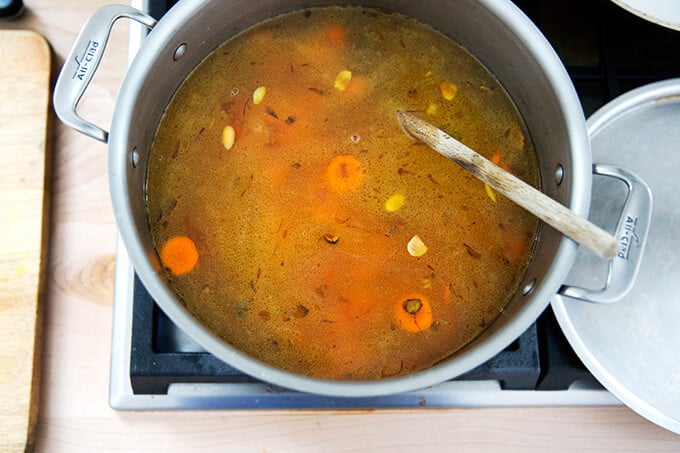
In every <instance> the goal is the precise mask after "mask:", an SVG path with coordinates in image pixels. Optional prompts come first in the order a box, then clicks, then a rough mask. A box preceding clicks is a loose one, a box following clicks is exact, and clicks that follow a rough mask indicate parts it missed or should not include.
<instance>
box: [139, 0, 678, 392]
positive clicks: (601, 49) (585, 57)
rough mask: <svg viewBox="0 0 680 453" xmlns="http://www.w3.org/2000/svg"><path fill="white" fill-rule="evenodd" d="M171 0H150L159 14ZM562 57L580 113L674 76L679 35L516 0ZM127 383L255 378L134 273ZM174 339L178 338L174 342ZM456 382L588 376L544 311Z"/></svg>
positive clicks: (145, 388)
mask: <svg viewBox="0 0 680 453" xmlns="http://www.w3.org/2000/svg"><path fill="white" fill-rule="evenodd" d="M175 3H176V1H173V0H151V1H150V2H149V4H150V9H149V12H150V13H151V14H152V15H153V16H155V17H156V18H160V17H161V16H162V15H163V13H164V12H165V11H167V9H168V8H169V7H171V6H172V5H173V4H175ZM515 3H516V4H517V5H518V6H519V7H520V8H521V9H522V10H523V11H524V12H525V13H526V14H527V16H529V18H531V19H532V20H533V21H534V23H536V24H537V25H538V27H539V28H540V29H541V31H542V32H543V33H544V34H545V36H546V37H547V38H548V40H549V41H550V42H551V44H552V45H553V46H554V47H555V49H556V51H557V53H558V55H559V56H560V58H561V59H562V61H563V62H564V64H565V66H566V67H567V70H568V72H569V74H570V76H571V78H572V81H573V83H574V85H575V87H576V90H577V92H578V94H579V97H580V100H581V103H582V106H583V110H584V112H585V114H586V116H588V115H590V114H591V113H593V112H594V111H595V110H597V109H598V108H599V107H601V106H602V105H604V104H605V103H607V102H608V101H609V100H611V99H613V98H614V97H616V96H618V95H619V94H622V93H624V92H626V91H629V90H631V89H633V88H636V87H638V86H642V85H645V84H647V83H651V82H655V81H658V80H663V79H668V78H672V77H679V76H680V59H679V58H677V56H678V55H680V33H678V32H676V31H672V30H667V29H665V28H662V27H660V26H658V25H655V24H652V23H648V22H646V21H644V20H642V19H640V18H638V17H636V16H633V15H631V14H629V13H627V12H625V11H623V10H622V9H620V8H619V7H617V6H615V5H614V4H612V3H611V2H609V1H606V0H595V1H593V0H574V1H569V0H516V1H515ZM133 301H134V302H133V321H132V343H131V344H132V348H131V355H130V380H131V385H132V390H133V392H134V394H140V395H158V394H165V393H166V392H167V391H168V386H169V384H171V383H241V382H242V383H251V382H257V381H256V380H255V379H254V378H251V377H249V376H246V375H244V374H242V373H241V372H239V371H238V370H235V369H234V368H232V367H230V366H229V365H227V364H225V363H224V362H222V361H220V360H218V359H217V358H215V357H214V356H212V355H211V354H209V353H207V352H205V351H202V350H201V349H200V347H198V345H195V344H193V343H192V342H191V340H190V339H188V338H184V337H183V334H182V333H181V332H179V331H178V329H177V327H175V325H174V324H173V323H172V322H171V321H170V320H169V319H168V318H167V317H166V316H165V315H164V313H163V312H162V311H161V310H160V309H159V308H158V306H157V305H156V304H155V303H154V302H153V300H152V298H151V296H150V295H149V294H148V292H147V291H146V290H145V289H144V287H143V285H142V284H141V282H140V281H139V280H138V279H137V278H136V277H135V281H134V298H133ZM178 338H179V340H178ZM456 380H462V381H464V380H475V381H477V380H495V381H499V382H500V385H501V388H503V389H520V390H538V391H545V390H561V389H567V388H569V386H570V385H571V384H572V383H574V382H575V381H577V380H578V381H593V383H594V378H593V377H592V376H591V375H590V373H589V372H588V371H587V370H586V368H585V367H584V366H583V364H582V363H581V362H580V360H579V359H578V358H577V357H576V355H575V353H574V352H573V351H572V349H571V347H570V346H569V344H568V343H567V341H566V339H565V338H564V336H563V335H562V333H561V331H560V328H559V326H558V325H557V322H556V320H555V318H554V316H553V314H552V311H551V310H550V309H548V310H546V311H545V312H544V313H543V314H542V315H541V316H540V317H539V319H538V320H537V321H536V323H534V324H533V325H532V326H531V327H530V328H529V329H528V330H527V331H526V332H525V333H524V334H523V335H522V336H520V337H519V338H518V339H517V340H516V341H514V342H513V343H512V344H511V345H510V346H508V347H507V348H506V349H505V350H504V351H502V352H501V353H499V354H498V355H497V356H496V357H494V358H492V359H491V360H489V361H488V362H486V363H484V364H483V365H481V366H479V367H478V368H475V369H474V370H472V371H470V372H468V373H466V374H464V375H462V376H460V377H458V378H457V379H456Z"/></svg>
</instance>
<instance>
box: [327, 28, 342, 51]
mask: <svg viewBox="0 0 680 453" xmlns="http://www.w3.org/2000/svg"><path fill="white" fill-rule="evenodd" d="M324 35H325V36H326V39H327V40H328V43H329V44H330V45H331V46H333V47H342V46H344V45H345V29H344V28H343V27H342V25H340V24H332V25H329V26H328V27H326V29H325V30H324Z"/></svg>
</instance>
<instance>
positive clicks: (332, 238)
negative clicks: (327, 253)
mask: <svg viewBox="0 0 680 453" xmlns="http://www.w3.org/2000/svg"><path fill="white" fill-rule="evenodd" d="M323 240H324V241H326V242H328V243H329V244H337V243H338V241H340V236H338V235H335V234H330V233H326V234H324V235H323Z"/></svg>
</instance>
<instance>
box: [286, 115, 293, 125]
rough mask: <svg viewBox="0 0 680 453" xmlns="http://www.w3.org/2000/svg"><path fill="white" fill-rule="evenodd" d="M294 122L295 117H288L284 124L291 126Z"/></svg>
mask: <svg viewBox="0 0 680 453" xmlns="http://www.w3.org/2000/svg"><path fill="white" fill-rule="evenodd" d="M294 122H295V117H294V116H289V117H288V118H286V124H293V123H294Z"/></svg>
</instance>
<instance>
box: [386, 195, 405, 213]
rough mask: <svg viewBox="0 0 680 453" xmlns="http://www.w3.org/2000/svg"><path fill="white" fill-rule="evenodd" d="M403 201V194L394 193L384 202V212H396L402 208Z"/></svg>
mask: <svg viewBox="0 0 680 453" xmlns="http://www.w3.org/2000/svg"><path fill="white" fill-rule="evenodd" d="M405 200H406V199H405V198H404V195H403V194H400V193H395V194H394V195H392V196H391V197H389V198H388V199H387V200H386V201H385V211H387V212H397V211H398V210H400V209H401V208H402V207H403V206H404V201H405Z"/></svg>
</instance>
